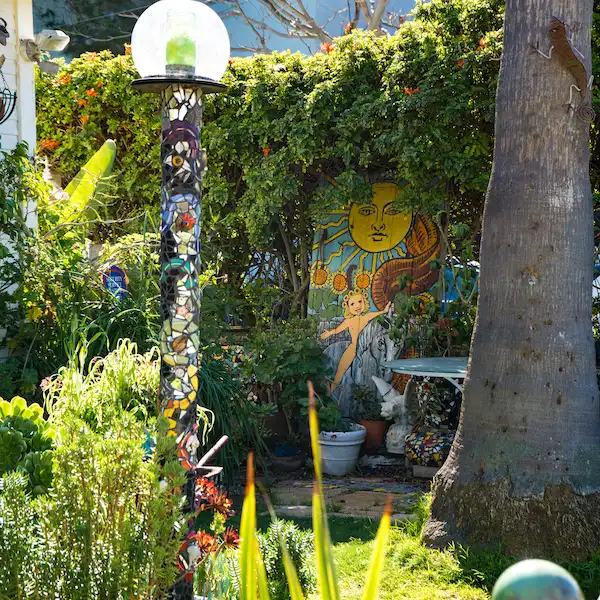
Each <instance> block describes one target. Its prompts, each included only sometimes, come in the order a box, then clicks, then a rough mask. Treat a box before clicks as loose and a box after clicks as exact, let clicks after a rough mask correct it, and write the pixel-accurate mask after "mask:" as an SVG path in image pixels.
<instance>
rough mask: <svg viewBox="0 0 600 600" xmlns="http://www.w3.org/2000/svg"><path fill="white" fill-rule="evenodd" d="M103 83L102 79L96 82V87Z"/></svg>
mask: <svg viewBox="0 0 600 600" xmlns="http://www.w3.org/2000/svg"><path fill="white" fill-rule="evenodd" d="M103 85H104V83H102V81H97V82H96V87H102V86H103Z"/></svg>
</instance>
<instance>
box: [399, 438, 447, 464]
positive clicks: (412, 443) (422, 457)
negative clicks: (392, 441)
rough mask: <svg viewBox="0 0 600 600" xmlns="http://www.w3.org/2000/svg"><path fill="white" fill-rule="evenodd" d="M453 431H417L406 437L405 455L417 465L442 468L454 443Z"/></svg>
mask: <svg viewBox="0 0 600 600" xmlns="http://www.w3.org/2000/svg"><path fill="white" fill-rule="evenodd" d="M455 435H456V431H455V430H453V429H432V430H428V431H415V432H413V433H410V434H409V435H407V436H406V445H405V450H404V455H405V456H406V458H407V459H408V460H409V461H410V462H411V463H413V464H415V465H422V466H424V467H441V466H442V465H443V464H444V461H445V460H446V458H448V454H450V448H451V447H452V442H453V441H454V436H455Z"/></svg>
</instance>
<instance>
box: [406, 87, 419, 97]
mask: <svg viewBox="0 0 600 600" xmlns="http://www.w3.org/2000/svg"><path fill="white" fill-rule="evenodd" d="M418 91H419V88H408V87H405V88H404V93H405V94H408V95H409V96H412V95H413V94H416V93H417V92H418Z"/></svg>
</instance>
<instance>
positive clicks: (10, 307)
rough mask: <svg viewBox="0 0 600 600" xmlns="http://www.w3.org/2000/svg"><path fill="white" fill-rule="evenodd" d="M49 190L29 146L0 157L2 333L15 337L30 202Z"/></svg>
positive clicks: (21, 145) (24, 267) (0, 323)
mask: <svg viewBox="0 0 600 600" xmlns="http://www.w3.org/2000/svg"><path fill="white" fill-rule="evenodd" d="M47 193H48V192H47V187H46V185H45V184H44V182H43V180H42V179H41V177H40V176H39V174H38V173H37V172H36V171H35V169H34V167H33V165H32V164H31V162H30V160H29V157H28V154H27V145H26V144H19V145H17V147H16V148H15V149H14V150H12V151H11V152H2V153H1V157H0V231H1V232H2V237H1V238H0V330H2V329H6V330H7V332H8V337H9V338H10V336H11V335H12V333H13V332H14V330H15V326H16V324H17V323H18V322H19V320H20V319H21V318H22V316H23V315H22V311H21V308H22V304H21V301H22V299H23V279H24V277H25V273H26V270H27V261H26V259H25V252H26V250H27V248H28V245H29V235H30V231H29V229H28V227H27V213H28V211H29V210H30V209H31V206H30V202H32V201H34V200H36V199H37V198H38V197H42V196H44V195H47Z"/></svg>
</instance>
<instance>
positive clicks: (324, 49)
mask: <svg viewBox="0 0 600 600" xmlns="http://www.w3.org/2000/svg"><path fill="white" fill-rule="evenodd" d="M334 48H335V46H334V45H333V44H331V43H329V42H323V43H322V44H321V52H325V54H329V53H330V52H333V49H334Z"/></svg>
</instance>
